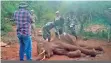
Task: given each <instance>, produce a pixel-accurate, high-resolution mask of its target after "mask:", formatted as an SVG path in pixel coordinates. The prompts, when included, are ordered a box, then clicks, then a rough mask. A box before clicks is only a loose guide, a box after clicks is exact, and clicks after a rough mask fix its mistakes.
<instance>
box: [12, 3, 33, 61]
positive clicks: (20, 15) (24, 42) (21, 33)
mask: <svg viewBox="0 0 111 63" xmlns="http://www.w3.org/2000/svg"><path fill="white" fill-rule="evenodd" d="M27 7H28V5H27V3H25V2H21V3H20V4H19V10H17V11H16V12H15V13H14V20H15V21H16V25H17V36H18V39H19V43H20V50H19V57H20V61H23V60H24V53H26V58H27V60H32V38H31V22H32V18H31V15H30V12H29V11H28V10H27Z"/></svg>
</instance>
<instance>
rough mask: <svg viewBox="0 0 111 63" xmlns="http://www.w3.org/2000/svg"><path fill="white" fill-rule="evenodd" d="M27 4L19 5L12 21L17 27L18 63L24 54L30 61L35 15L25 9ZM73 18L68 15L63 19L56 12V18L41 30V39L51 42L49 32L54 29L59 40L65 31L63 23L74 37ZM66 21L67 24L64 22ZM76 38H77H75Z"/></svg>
mask: <svg viewBox="0 0 111 63" xmlns="http://www.w3.org/2000/svg"><path fill="white" fill-rule="evenodd" d="M27 7H28V4H27V3H25V2H21V3H20V4H19V10H17V11H15V13H14V20H15V21H16V25H17V37H18V39H19V43H20V50H19V56H20V61H24V54H26V59H27V60H32V37H31V30H32V29H33V30H34V29H35V22H36V18H37V17H36V15H35V14H34V10H31V12H30V11H29V10H28V9H27ZM73 18H74V16H73V15H70V16H69V17H68V18H67V19H64V18H63V17H62V16H60V12H59V11H57V12H56V17H55V19H54V21H52V22H48V23H46V24H45V25H44V26H43V28H42V32H43V35H42V36H43V39H45V40H47V39H48V41H50V40H51V33H50V30H51V29H52V28H54V29H55V35H56V37H57V38H59V39H60V35H61V34H63V33H64V32H66V31H65V28H64V26H65V25H64V23H66V24H68V23H69V24H68V25H67V26H68V30H71V34H72V35H74V36H76V33H75V22H74V21H75V20H74V19H73ZM65 21H67V22H65ZM76 38H77V36H76Z"/></svg>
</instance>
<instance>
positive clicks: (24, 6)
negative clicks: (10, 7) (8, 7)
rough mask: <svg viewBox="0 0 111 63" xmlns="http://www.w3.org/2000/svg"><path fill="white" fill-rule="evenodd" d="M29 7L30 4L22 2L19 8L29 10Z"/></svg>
mask: <svg viewBox="0 0 111 63" xmlns="http://www.w3.org/2000/svg"><path fill="white" fill-rule="evenodd" d="M27 7H28V4H27V3H26V2H21V3H20V4H19V8H27Z"/></svg>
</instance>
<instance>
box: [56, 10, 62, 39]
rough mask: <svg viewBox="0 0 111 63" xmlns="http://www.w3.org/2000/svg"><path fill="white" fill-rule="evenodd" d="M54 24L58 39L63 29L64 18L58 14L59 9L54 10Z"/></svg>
mask: <svg viewBox="0 0 111 63" xmlns="http://www.w3.org/2000/svg"><path fill="white" fill-rule="evenodd" d="M54 24H55V35H56V37H57V38H59V39H60V36H59V35H61V34H62V33H63V30H64V19H63V18H62V17H61V16H60V13H59V11H57V12H56V17H55V19H54Z"/></svg>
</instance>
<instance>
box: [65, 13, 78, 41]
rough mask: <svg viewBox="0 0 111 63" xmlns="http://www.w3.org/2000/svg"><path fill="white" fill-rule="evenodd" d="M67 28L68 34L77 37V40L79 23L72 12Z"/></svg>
mask: <svg viewBox="0 0 111 63" xmlns="http://www.w3.org/2000/svg"><path fill="white" fill-rule="evenodd" d="M66 24H67V28H68V31H69V32H68V33H69V34H71V35H73V36H75V37H76V39H77V35H76V32H75V31H76V30H75V26H76V25H77V21H76V17H75V16H74V12H70V13H69V16H68V18H67V23H66Z"/></svg>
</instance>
